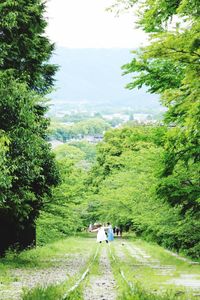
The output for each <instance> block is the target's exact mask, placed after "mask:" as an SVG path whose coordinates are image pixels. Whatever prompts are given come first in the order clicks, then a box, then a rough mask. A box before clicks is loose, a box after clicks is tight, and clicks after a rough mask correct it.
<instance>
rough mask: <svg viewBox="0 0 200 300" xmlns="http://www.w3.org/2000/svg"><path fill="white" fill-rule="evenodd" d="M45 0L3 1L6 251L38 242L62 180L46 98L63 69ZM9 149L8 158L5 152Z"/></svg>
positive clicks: (0, 248)
mask: <svg viewBox="0 0 200 300" xmlns="http://www.w3.org/2000/svg"><path fill="white" fill-rule="evenodd" d="M44 11H45V4H44V2H43V1H38V0H34V1H24V0H20V1H8V0H5V1H1V3H0V14H1V19H0V48H1V53H0V131H1V132H2V135H4V136H5V137H4V138H3V139H4V140H3V141H2V138H1V141H2V143H3V145H4V148H3V147H2V148H1V150H0V152H3V154H2V157H1V162H0V169H1V171H2V172H1V175H0V176H1V179H0V188H1V192H0V233H1V234H0V235H1V245H0V254H1V253H3V252H4V251H5V250H6V249H7V248H8V247H10V246H14V245H15V244H18V245H19V247H20V248H24V247H26V246H29V245H31V244H34V243H35V219H36V218H37V216H38V214H39V211H40V209H41V208H42V207H43V205H44V202H45V201H47V199H49V198H50V196H51V187H53V186H54V185H56V184H57V183H58V181H59V176H58V170H57V167H56V164H55V161H54V156H53V154H52V153H51V149H50V147H49V145H48V143H47V141H46V140H47V135H46V130H47V126H48V124H49V121H48V120H47V119H46V117H45V113H46V111H47V105H46V100H45V99H44V98H43V97H44V94H46V93H47V92H48V91H49V89H50V88H51V86H52V84H53V75H54V73H55V71H56V69H57V67H56V66H55V65H51V64H49V63H48V60H49V58H50V56H51V54H52V51H53V49H54V45H53V44H51V43H50V42H49V40H48V38H46V37H45V36H44V32H45V28H46V25H47V22H46V20H45V18H44V16H43V13H44ZM5 151H6V156H5Z"/></svg>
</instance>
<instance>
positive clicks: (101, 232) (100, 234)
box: [92, 225, 108, 243]
mask: <svg viewBox="0 0 200 300" xmlns="http://www.w3.org/2000/svg"><path fill="white" fill-rule="evenodd" d="M105 229H107V228H105V227H104V226H102V225H100V227H99V228H97V229H94V230H92V231H97V243H102V242H103V241H106V243H108V239H107V236H106V233H105Z"/></svg>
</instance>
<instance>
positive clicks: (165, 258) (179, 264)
mask: <svg viewBox="0 0 200 300" xmlns="http://www.w3.org/2000/svg"><path fill="white" fill-rule="evenodd" d="M130 244H132V245H134V246H137V247H140V248H141V249H143V250H144V251H145V252H146V253H147V254H148V255H150V256H151V257H152V259H158V260H159V262H160V264H162V265H173V266H175V267H176V271H175V272H174V276H178V275H179V274H180V273H187V274H197V275H198V276H199V279H200V264H198V262H197V264H194V263H193V261H192V260H191V259H190V258H187V257H184V256H181V257H183V258H186V259H188V261H183V260H181V259H179V258H177V257H175V256H173V255H171V254H170V253H169V252H167V251H166V250H165V249H164V248H163V247H161V246H159V245H157V244H152V243H149V242H146V241H143V240H139V239H137V240H131V241H130Z"/></svg>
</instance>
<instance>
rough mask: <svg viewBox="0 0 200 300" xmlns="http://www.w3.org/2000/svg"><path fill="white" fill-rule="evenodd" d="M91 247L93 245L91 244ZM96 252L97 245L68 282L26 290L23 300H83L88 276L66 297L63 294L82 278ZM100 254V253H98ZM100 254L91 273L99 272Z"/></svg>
mask: <svg viewBox="0 0 200 300" xmlns="http://www.w3.org/2000/svg"><path fill="white" fill-rule="evenodd" d="M90 249H91V245H90ZM95 252H96V246H95V247H93V249H92V254H91V255H90V257H89V259H88V262H87V264H86V266H84V267H83V268H82V269H81V271H80V272H79V273H78V274H76V275H75V276H73V277H71V278H69V279H68V280H67V281H66V282H64V283H62V284H59V285H50V286H48V287H46V288H44V287H36V288H34V289H32V290H24V293H23V296H22V300H83V287H84V285H85V281H86V282H87V281H88V278H87V277H86V278H85V280H84V281H83V282H81V283H80V285H79V286H78V287H77V288H76V289H75V290H74V291H72V292H69V294H67V295H66V297H65V298H63V296H64V295H65V293H67V291H68V290H69V289H70V288H71V287H72V286H74V285H75V284H76V282H77V281H78V280H79V279H80V277H81V276H82V274H83V273H84V272H85V270H86V269H87V267H88V265H89V263H90V262H91V261H92V259H93V257H94V254H95ZM98 256H99V255H98ZM98 256H97V257H96V260H95V261H94V262H93V264H92V266H91V269H90V274H93V273H95V274H96V273H98V272H99V270H98Z"/></svg>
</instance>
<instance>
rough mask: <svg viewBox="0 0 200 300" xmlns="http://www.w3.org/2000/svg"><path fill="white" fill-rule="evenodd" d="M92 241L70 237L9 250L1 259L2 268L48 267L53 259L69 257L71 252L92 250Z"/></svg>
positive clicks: (82, 252)
mask: <svg viewBox="0 0 200 300" xmlns="http://www.w3.org/2000/svg"><path fill="white" fill-rule="evenodd" d="M91 243H92V242H91V240H89V239H87V238H82V237H75V238H74V237H70V238H67V239H64V240H60V241H56V242H53V243H50V244H47V245H45V246H39V247H36V248H34V249H28V250H25V251H22V252H20V253H17V252H16V251H8V252H7V254H6V256H5V258H2V259H0V268H1V267H4V268H7V269H9V268H25V269H26V268H36V267H37V268H48V267H51V266H52V265H54V263H55V261H54V260H53V259H59V258H62V257H63V256H65V258H67V257H68V255H69V256H70V254H71V253H72V254H73V255H74V254H77V255H79V254H80V255H81V254H82V255H84V254H87V253H88V252H90V250H91Z"/></svg>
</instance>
